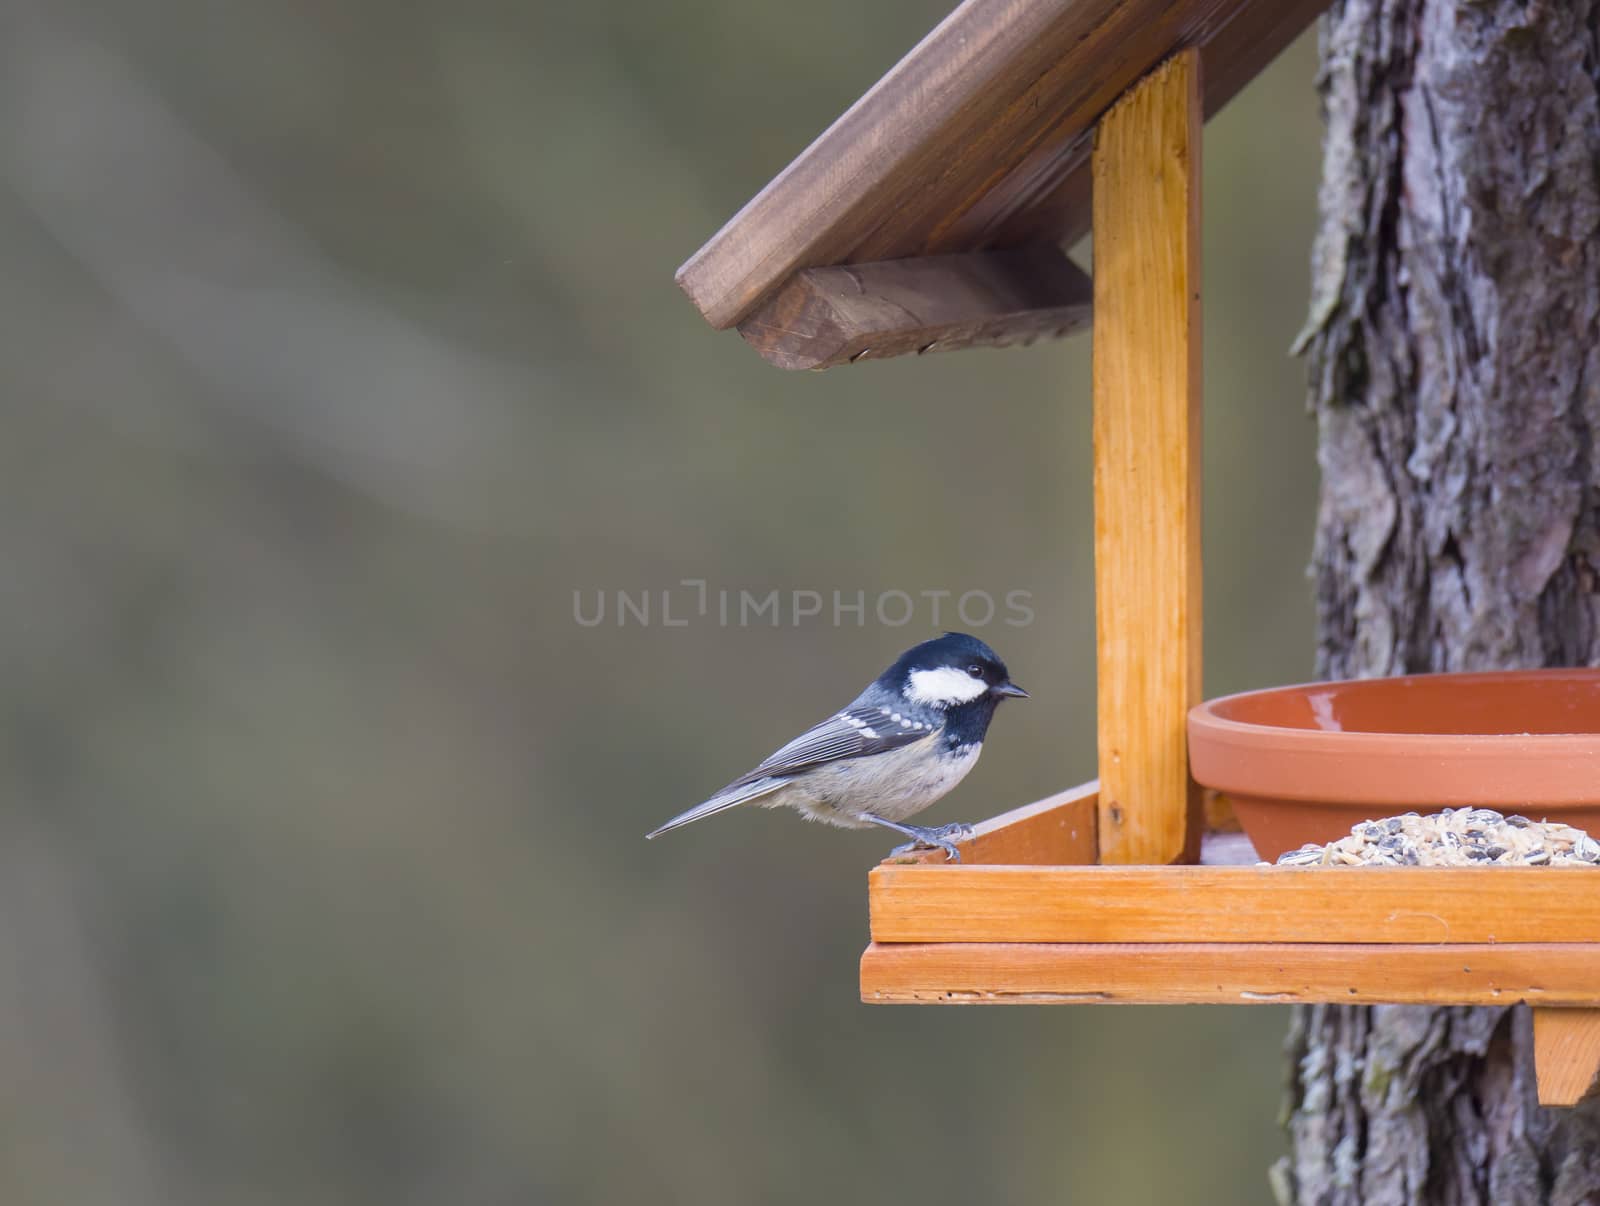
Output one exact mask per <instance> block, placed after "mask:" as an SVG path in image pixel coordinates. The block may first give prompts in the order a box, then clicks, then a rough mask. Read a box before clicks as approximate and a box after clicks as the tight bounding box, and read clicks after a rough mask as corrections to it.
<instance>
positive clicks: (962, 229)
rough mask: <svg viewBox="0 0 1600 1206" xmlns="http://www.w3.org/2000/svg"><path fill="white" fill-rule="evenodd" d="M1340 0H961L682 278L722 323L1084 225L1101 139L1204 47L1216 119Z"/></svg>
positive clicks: (1054, 237) (1070, 234) (1065, 235)
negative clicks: (764, 304) (817, 291)
mask: <svg viewBox="0 0 1600 1206" xmlns="http://www.w3.org/2000/svg"><path fill="white" fill-rule="evenodd" d="M1324 7H1326V0H1032V2H1031V3H1027V4H1019V3H1016V2H1015V0H964V2H963V3H962V4H961V5H959V6H958V7H957V8H956V9H955V11H954V12H952V13H951V14H950V15H949V16H948V17H947V18H945V20H944V21H942V22H941V23H940V24H939V25H938V26H937V27H936V28H935V29H934V30H933V31H932V32H931V33H929V34H928V36H927V37H925V38H924V39H923V40H922V41H921V42H920V43H919V44H918V45H917V46H916V47H915V48H913V49H912V50H911V51H910V53H908V54H907V55H906V56H905V57H904V58H903V59H901V61H900V62H899V63H898V64H896V65H895V66H894V68H893V69H892V70H890V71H889V73H888V74H887V75H885V76H884V77H883V78H882V79H881V80H879V81H878V82H877V83H876V84H875V85H874V86H873V87H872V88H871V90H869V91H868V92H867V93H866V95H864V96H863V97H862V98H861V99H860V100H858V101H857V102H856V103H855V104H854V105H852V106H851V107H850V108H849V110H848V111H846V112H845V113H844V114H843V115H842V116H841V117H840V118H839V119H838V120H837V121H836V122H834V124H833V125H832V126H830V127H829V128H828V129H827V130H826V131H825V132H824V133H823V134H822V135H821V136H820V137H819V138H818V139H817V140H816V141H815V142H813V143H812V144H811V146H810V147H808V148H806V150H805V151H803V152H802V153H801V154H800V155H799V156H798V157H797V158H796V159H795V160H794V161H793V162H792V163H791V164H789V166H788V167H787V168H785V169H784V171H783V172H782V173H780V174H779V175H778V176H777V177H776V178H775V179H773V181H772V182H771V183H770V184H768V185H767V186H766V187H765V188H764V189H762V191H761V192H760V193H759V194H757V195H756V196H755V197H754V198H753V199H752V200H751V201H750V202H749V203H748V204H747V205H745V207H744V208H743V209H741V210H740V211H739V213H738V214H737V215H735V216H734V218H733V219H731V220H730V221H729V222H728V223H727V224H726V225H725V226H724V227H723V228H722V230H720V231H719V232H718V233H717V234H716V235H715V236H713V237H712V238H711V239H710V240H709V241H708V242H707V243H706V245H705V246H704V247H702V248H701V249H700V250H699V251H697V252H696V253H695V254H694V255H693V256H692V257H690V259H689V260H688V261H687V262H686V263H685V264H684V265H683V267H682V268H680V269H679V270H678V283H679V285H680V286H681V287H682V288H683V290H684V292H685V293H687V294H688V295H689V298H690V300H692V301H693V302H694V304H695V305H696V306H697V307H698V308H699V309H700V311H701V313H703V314H704V315H705V316H706V318H707V319H708V320H709V321H710V322H711V324H712V325H713V326H715V327H719V328H725V327H730V326H733V325H734V324H736V323H737V322H739V321H740V320H741V319H742V318H744V317H746V316H747V315H748V314H749V313H750V312H751V311H752V310H754V309H755V308H756V306H757V305H759V303H760V302H761V301H762V300H763V299H764V298H765V297H766V296H767V295H768V294H770V293H771V292H772V291H773V290H774V289H776V288H777V287H778V286H779V285H781V284H783V283H784V282H785V281H786V280H788V279H789V277H790V276H791V275H792V274H793V273H795V272H796V271H798V270H799V269H802V268H814V267H822V266H827V265H834V264H844V263H855V262H870V261H875V260H890V259H902V258H905V257H908V256H921V255H938V254H947V253H952V252H965V251H977V250H982V249H985V248H991V247H1006V246H1017V245H1020V244H1025V243H1035V242H1040V241H1046V242H1062V241H1066V240H1070V239H1071V238H1074V237H1076V236H1077V235H1078V234H1081V233H1082V231H1083V229H1085V228H1086V226H1087V219H1088V197H1089V188H1088V173H1087V171H1086V170H1085V165H1086V161H1087V158H1088V151H1089V147H1088V139H1089V134H1090V131H1092V129H1093V128H1094V124H1095V122H1096V121H1097V120H1098V119H1099V118H1100V116H1101V115H1102V114H1103V113H1104V112H1105V111H1106V109H1108V108H1109V107H1110V106H1111V104H1112V103H1113V102H1114V101H1115V100H1116V99H1117V97H1118V96H1119V95H1121V93H1122V92H1123V91H1124V90H1126V89H1127V88H1128V87H1130V86H1131V85H1132V84H1133V83H1134V81H1136V80H1138V79H1139V78H1140V77H1141V76H1143V75H1145V74H1146V73H1147V72H1148V71H1150V69H1151V68H1152V67H1154V66H1155V65H1156V64H1157V63H1158V62H1160V61H1161V60H1162V59H1163V58H1165V57H1167V56H1168V55H1170V54H1171V53H1172V52H1173V51H1174V50H1176V49H1178V48H1180V47H1184V46H1201V47H1203V48H1205V56H1206V65H1207V80H1208V81H1209V83H1208V86H1207V92H1206V98H1205V104H1206V111H1207V112H1208V113H1211V112H1215V111H1216V110H1217V109H1218V108H1220V107H1221V106H1222V105H1223V104H1224V103H1225V102H1226V101H1227V100H1228V98H1230V97H1231V96H1232V95H1233V94H1234V93H1235V92H1236V91H1238V89H1239V88H1241V87H1242V86H1243V85H1244V83H1245V82H1246V81H1248V80H1249V79H1251V78H1252V77H1253V76H1254V75H1255V74H1256V73H1257V72H1258V71H1260V70H1261V68H1262V67H1264V66H1265V65H1266V64H1267V63H1268V62H1270V61H1271V60H1272V58H1274V57H1275V56H1276V55H1277V53H1278V52H1279V51H1280V50H1281V49H1282V48H1283V47H1284V46H1286V45H1287V44H1288V42H1289V40H1290V39H1291V38H1292V37H1293V36H1294V35H1295V34H1296V33H1298V32H1299V31H1300V30H1301V29H1303V28H1305V26H1306V25H1307V24H1308V23H1309V22H1310V21H1311V19H1312V18H1313V17H1314V16H1315V15H1316V14H1317V12H1319V11H1320V10H1321V9H1322V8H1324Z"/></svg>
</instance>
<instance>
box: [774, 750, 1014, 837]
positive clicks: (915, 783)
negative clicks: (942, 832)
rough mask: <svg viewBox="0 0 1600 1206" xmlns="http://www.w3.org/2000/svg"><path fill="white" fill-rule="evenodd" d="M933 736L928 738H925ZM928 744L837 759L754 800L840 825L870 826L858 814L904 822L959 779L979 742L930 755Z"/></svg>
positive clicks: (969, 766)
mask: <svg viewBox="0 0 1600 1206" xmlns="http://www.w3.org/2000/svg"><path fill="white" fill-rule="evenodd" d="M937 740H939V738H938V737H934V738H931V739H930V742H931V741H937ZM930 742H920V741H919V742H917V743H916V744H915V745H908V746H904V747H902V748H901V749H898V750H891V751H890V752H889V753H887V754H875V755H873V756H871V757H869V758H846V759H842V760H841V761H839V762H834V763H831V764H829V765H828V766H825V767H821V768H819V769H818V770H816V771H814V772H812V773H811V774H810V775H808V776H806V778H805V779H804V781H803V782H800V783H791V784H789V785H788V786H787V787H784V788H782V789H781V790H779V791H775V792H773V793H772V794H771V795H770V796H767V797H766V798H765V799H764V800H761V801H760V803H761V805H762V807H764V808H775V807H778V806H779V805H787V806H789V807H790V808H794V809H797V810H799V811H800V812H802V813H804V814H805V815H806V817H808V818H809V819H811V820H813V821H823V822H825V823H827V824H829V825H839V826H842V827H843V828H846V829H864V828H866V827H867V826H868V825H870V824H871V822H869V821H863V820H861V819H859V818H860V815H861V813H863V812H871V813H873V814H875V815H876V816H880V817H882V818H883V819H884V820H886V821H904V820H905V819H906V818H907V817H913V816H915V815H916V814H917V813H919V812H921V811H922V810H923V809H924V808H927V807H928V806H929V805H930V804H932V803H934V802H935V801H936V800H938V799H940V798H941V797H942V796H944V795H945V794H946V793H947V792H948V791H950V789H951V788H953V787H954V786H955V785H956V784H957V783H960V782H961V780H963V779H965V778H966V777H967V772H969V771H970V770H971V769H972V768H973V767H974V766H975V765H977V762H978V755H979V754H980V753H981V752H982V750H983V743H982V742H978V743H976V744H973V745H970V746H967V747H966V748H965V749H963V750H962V751H961V752H960V753H956V754H948V753H946V754H938V755H937V756H935V751H934V750H931V749H929V748H928V747H929V744H930Z"/></svg>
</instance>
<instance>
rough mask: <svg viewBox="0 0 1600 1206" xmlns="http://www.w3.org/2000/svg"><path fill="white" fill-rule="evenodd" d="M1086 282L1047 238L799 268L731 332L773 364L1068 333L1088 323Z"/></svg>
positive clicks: (812, 363) (831, 361)
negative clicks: (1018, 245) (1029, 242)
mask: <svg viewBox="0 0 1600 1206" xmlns="http://www.w3.org/2000/svg"><path fill="white" fill-rule="evenodd" d="M1093 291H1094V288H1093V285H1091V284H1090V281H1089V277H1088V275H1087V274H1086V273H1084V272H1083V270H1082V269H1080V268H1078V267H1077V265H1075V264H1074V263H1073V262H1072V261H1071V260H1069V259H1067V257H1066V256H1065V255H1063V254H1062V253H1061V251H1060V250H1059V249H1058V248H1056V247H1054V246H1052V245H1049V244H1045V245H1041V246H1036V247H1026V248H1014V249H1011V250H1005V251H974V252H969V253H968V254H966V255H941V256H922V257H919V258H916V259H907V260H884V261H881V262H879V263H875V264H853V265H850V266H847V267H839V268H807V269H804V270H802V271H800V272H797V273H796V274H795V275H794V276H792V277H790V278H789V281H788V283H787V284H785V285H784V286H783V287H782V288H781V289H779V290H778V291H777V292H776V293H774V294H773V295H772V296H771V297H770V298H769V299H768V300H767V301H766V302H765V303H764V304H763V305H762V306H761V308H760V309H759V310H757V311H756V312H755V313H754V314H752V315H751V316H750V317H749V318H746V319H745V320H744V321H743V322H741V323H740V324H739V334H740V335H742V336H743V337H744V340H745V342H746V343H748V344H749V345H750V346H751V347H753V348H755V349H756V351H758V352H760V353H761V356H762V358H763V359H765V360H767V361H769V362H771V363H772V364H775V365H777V366H778V367H779V368H783V369H824V368H832V367H833V366H835V365H840V364H850V363H854V362H855V361H859V360H866V359H872V360H883V359H887V358H888V357H890V356H904V355H907V354H909V353H911V352H917V353H923V352H933V351H939V352H953V351H957V350H959V349H961V348H972V347H1005V346H1008V345H1011V344H1018V343H1022V344H1026V343H1032V342H1033V341H1034V340H1035V339H1039V338H1043V337H1048V338H1054V337H1056V336H1060V335H1067V334H1070V333H1071V332H1073V331H1077V330H1081V329H1083V328H1084V327H1086V326H1088V324H1089V310H1090V302H1091V298H1092V295H1093Z"/></svg>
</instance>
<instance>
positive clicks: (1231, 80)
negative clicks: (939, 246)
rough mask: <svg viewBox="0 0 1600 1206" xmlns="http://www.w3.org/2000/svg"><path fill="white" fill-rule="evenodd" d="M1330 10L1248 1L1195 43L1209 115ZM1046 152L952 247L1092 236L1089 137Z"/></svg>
mask: <svg viewBox="0 0 1600 1206" xmlns="http://www.w3.org/2000/svg"><path fill="white" fill-rule="evenodd" d="M1327 7H1328V0H1279V2H1278V3H1261V4H1246V5H1244V6H1242V7H1241V8H1240V9H1239V11H1238V12H1237V14H1236V15H1235V16H1234V17H1233V18H1232V19H1231V20H1229V21H1228V22H1227V23H1226V24H1224V25H1222V26H1221V28H1220V29H1218V30H1217V32H1216V34H1215V35H1214V36H1211V37H1202V38H1200V39H1199V41H1200V43H1201V54H1200V58H1201V78H1202V80H1203V83H1204V88H1205V115H1206V118H1207V119H1208V120H1209V119H1210V118H1211V117H1212V116H1213V115H1214V114H1215V113H1216V112H1217V111H1218V110H1219V109H1221V108H1222V107H1223V106H1224V105H1226V104H1227V103H1228V102H1229V101H1230V100H1232V99H1233V98H1234V96H1236V95H1237V94H1238V93H1239V91H1240V90H1241V89H1243V88H1244V86H1245V85H1246V84H1248V83H1249V82H1250V81H1251V80H1252V79H1254V78H1255V77H1256V75H1257V74H1258V73H1259V72H1260V71H1261V70H1262V69H1263V68H1264V67H1266V66H1267V64H1268V63H1270V62H1272V60H1273V59H1275V58H1277V57H1278V55H1279V54H1280V53H1281V52H1282V51H1283V50H1284V49H1285V48H1286V47H1287V46H1288V45H1289V43H1290V42H1292V41H1294V39H1295V37H1296V35H1298V34H1299V33H1300V32H1301V31H1302V30H1304V29H1305V28H1306V27H1307V26H1308V25H1310V24H1311V22H1312V21H1313V20H1315V19H1316V17H1317V14H1319V13H1320V12H1322V10H1323V9H1325V8H1327ZM1048 149H1049V150H1050V151H1054V152H1055V153H1054V154H1053V155H1052V154H1047V153H1040V152H1035V154H1034V155H1033V156H1031V157H1030V159H1029V160H1028V161H1027V162H1024V163H1023V164H1022V165H1020V166H1019V167H1018V168H1016V169H1015V170H1014V171H1013V172H1012V174H1011V176H1010V177H1008V178H1007V179H1005V180H1003V181H1001V182H1000V183H999V184H998V185H996V186H995V188H994V189H993V190H992V192H991V193H990V194H989V197H988V198H986V199H985V201H984V202H983V203H982V205H980V206H975V207H973V209H972V210H971V211H969V213H968V214H967V215H966V216H965V217H964V218H963V220H962V221H961V222H960V223H958V224H955V225H952V226H951V227H950V228H949V230H948V236H949V237H950V238H952V239H953V240H954V242H955V245H957V246H969V247H977V246H991V245H993V246H1006V245H1009V244H1013V243H1026V242H1032V241H1036V240H1039V239H1046V238H1049V239H1056V240H1059V241H1060V242H1062V243H1065V244H1069V245H1070V244H1071V243H1073V242H1075V241H1077V240H1078V239H1080V238H1082V237H1083V236H1084V235H1085V234H1087V233H1089V226H1090V220H1089V219H1090V212H1089V211H1090V203H1089V197H1090V180H1089V178H1090V170H1089V150H1090V146H1089V140H1088V139H1087V138H1080V139H1079V140H1078V141H1077V143H1076V144H1075V145H1074V146H1072V147H1071V148H1069V149H1067V150H1066V151H1064V152H1063V151H1061V150H1060V148H1055V147H1051V148H1048ZM1024 198H1025V200H1022V199H1024ZM985 207H987V208H989V209H992V210H994V211H995V212H994V213H990V214H987V215H984V216H985V218H986V221H985V222H984V223H978V222H975V221H973V220H972V219H973V218H975V217H977V216H979V212H980V211H981V210H982V209H983V208H985Z"/></svg>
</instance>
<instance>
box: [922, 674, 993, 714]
mask: <svg viewBox="0 0 1600 1206" xmlns="http://www.w3.org/2000/svg"><path fill="white" fill-rule="evenodd" d="M988 689H989V684H988V683H986V682H984V681H983V680H982V679H981V678H973V677H972V675H970V674H968V673H967V672H966V671H965V670H957V669H956V668H955V667H954V666H940V667H939V668H938V669H937V670H913V671H912V672H911V675H910V677H909V678H907V679H906V698H908V699H910V700H911V701H912V702H913V703H919V704H922V705H923V706H925V707H930V708H948V707H950V706H952V705H954V704H964V703H971V702H972V701H973V700H975V699H977V698H978V696H980V695H982V694H984V692H986V691H988Z"/></svg>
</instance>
